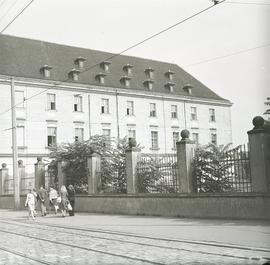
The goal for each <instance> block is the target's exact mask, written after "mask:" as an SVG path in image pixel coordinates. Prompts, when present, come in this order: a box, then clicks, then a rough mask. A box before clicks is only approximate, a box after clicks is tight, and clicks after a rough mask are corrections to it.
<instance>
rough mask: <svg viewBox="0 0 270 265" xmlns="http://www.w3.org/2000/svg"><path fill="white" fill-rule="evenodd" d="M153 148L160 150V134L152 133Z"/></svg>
mask: <svg viewBox="0 0 270 265" xmlns="http://www.w3.org/2000/svg"><path fill="white" fill-rule="evenodd" d="M151 147H152V149H158V132H157V131H151Z"/></svg>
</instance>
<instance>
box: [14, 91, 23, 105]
mask: <svg viewBox="0 0 270 265" xmlns="http://www.w3.org/2000/svg"><path fill="white" fill-rule="evenodd" d="M15 105H16V108H24V91H19V90H15Z"/></svg>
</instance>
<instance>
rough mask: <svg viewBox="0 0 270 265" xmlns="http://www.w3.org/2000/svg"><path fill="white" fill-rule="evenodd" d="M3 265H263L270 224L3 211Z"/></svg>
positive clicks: (0, 218)
mask: <svg viewBox="0 0 270 265" xmlns="http://www.w3.org/2000/svg"><path fill="white" fill-rule="evenodd" d="M0 223H1V227H0V238H1V243H0V264H78V265H80V264H255V265H257V264H263V263H264V262H266V261H268V260H270V223H269V222H263V221H261V222H259V221H232V220H226V221H224V220H198V219H180V218H162V217H146V216H124V215H102V214H86V213H80V214H76V216H74V217H66V218H62V217H61V216H60V215H59V216H58V215H57V216H56V215H48V216H46V217H39V216H38V217H37V218H36V220H35V221H32V220H28V218H27V213H26V212H24V211H17V212H16V211H11V210H0Z"/></svg>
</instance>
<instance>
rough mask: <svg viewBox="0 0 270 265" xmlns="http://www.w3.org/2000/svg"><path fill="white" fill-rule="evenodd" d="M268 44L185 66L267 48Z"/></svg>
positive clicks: (269, 44)
mask: <svg viewBox="0 0 270 265" xmlns="http://www.w3.org/2000/svg"><path fill="white" fill-rule="evenodd" d="M268 46H270V43H267V44H264V45H260V46H256V47H253V48H250V49H245V50H240V51H237V52H233V53H229V54H225V55H222V56H218V57H214V58H211V59H207V60H203V61H200V62H197V63H193V64H189V65H185V66H184V67H191V66H195V65H199V64H203V63H208V62H212V61H216V60H219V59H223V58H227V57H231V56H235V55H237V54H241V53H246V52H250V51H253V50H257V49H261V48H265V47H268Z"/></svg>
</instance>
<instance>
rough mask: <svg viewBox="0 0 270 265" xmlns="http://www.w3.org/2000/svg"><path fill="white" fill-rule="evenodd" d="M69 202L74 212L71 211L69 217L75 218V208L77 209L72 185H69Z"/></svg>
mask: <svg viewBox="0 0 270 265" xmlns="http://www.w3.org/2000/svg"><path fill="white" fill-rule="evenodd" d="M68 200H69V203H70V205H71V207H72V210H71V211H69V215H70V216H74V214H75V212H74V210H75V209H74V207H75V189H74V187H73V186H72V185H68Z"/></svg>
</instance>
